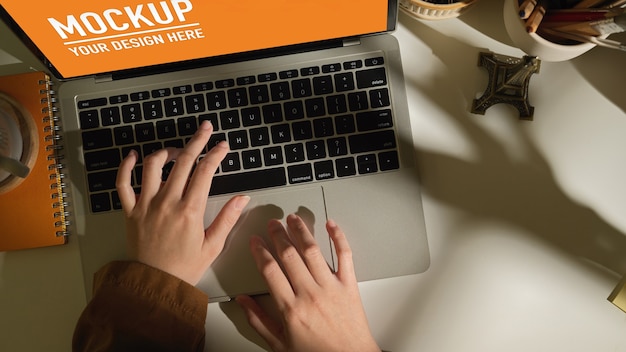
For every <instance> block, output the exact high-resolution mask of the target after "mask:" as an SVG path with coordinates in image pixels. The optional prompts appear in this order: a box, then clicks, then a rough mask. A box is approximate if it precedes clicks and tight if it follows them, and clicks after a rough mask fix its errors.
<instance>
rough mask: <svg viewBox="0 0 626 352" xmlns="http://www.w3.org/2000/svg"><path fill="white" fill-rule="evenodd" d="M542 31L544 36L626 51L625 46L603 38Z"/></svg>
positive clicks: (550, 30)
mask: <svg viewBox="0 0 626 352" xmlns="http://www.w3.org/2000/svg"><path fill="white" fill-rule="evenodd" d="M543 31H544V32H545V33H546V34H549V35H552V36H556V37H561V38H564V39H571V40H575V41H578V42H583V43H585V42H587V43H592V44H596V45H598V46H602V47H605V48H610V49H617V50H622V51H626V45H624V44H622V43H620V42H618V41H615V40H609V39H603V38H598V37H594V36H591V35H582V34H575V33H568V32H561V31H559V30H555V29H551V28H544V29H543Z"/></svg>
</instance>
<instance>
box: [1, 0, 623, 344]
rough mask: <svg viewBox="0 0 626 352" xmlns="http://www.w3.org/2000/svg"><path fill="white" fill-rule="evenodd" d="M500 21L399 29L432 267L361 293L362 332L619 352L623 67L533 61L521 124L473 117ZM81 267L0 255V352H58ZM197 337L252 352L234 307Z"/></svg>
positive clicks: (508, 114)
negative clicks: (485, 55) (365, 320)
mask: <svg viewBox="0 0 626 352" xmlns="http://www.w3.org/2000/svg"><path fill="white" fill-rule="evenodd" d="M501 11H502V6H501V2H500V1H499V0H483V1H480V2H478V4H477V5H476V6H475V8H473V9H472V10H471V11H469V12H468V13H466V14H464V15H463V16H461V17H460V18H459V19H452V20H445V21H431V22H428V21H418V20H414V19H412V18H410V17H408V16H406V15H404V14H401V16H400V27H399V29H398V30H397V32H396V33H395V35H396V36H397V38H398V39H399V40H400V44H401V49H402V51H403V60H404V70H405V75H406V78H407V81H406V84H407V91H408V92H407V93H408V97H409V103H410V113H411V118H412V121H413V133H414V136H415V141H416V145H415V147H416V153H417V155H418V157H419V160H420V161H419V164H420V168H421V174H422V180H421V181H422V183H423V187H424V199H423V201H424V207H425V213H426V222H427V229H428V236H429V241H430V248H431V256H432V265H431V267H430V269H429V270H428V271H427V272H426V273H424V274H420V275H415V276H407V277H400V278H394V279H387V280H379V281H372V282H366V283H361V284H360V288H361V293H362V296H363V301H364V304H365V307H366V310H367V314H368V317H369V319H370V323H371V327H372V330H373V332H374V335H375V337H376V339H377V341H378V342H379V344H380V345H381V347H383V348H384V349H387V350H392V351H427V352H450V351H468V352H469V351H481V352H485V351H498V352H500V351H507V352H512V351H523V352H527V351H535V352H540V351H545V352H554V351H569V352H577V351H580V352H589V351H611V352H615V351H622V352H624V351H626V314H624V312H622V311H620V310H619V309H617V308H616V307H615V306H613V305H612V304H611V303H609V302H608V301H607V300H606V297H607V296H608V295H609V293H610V292H611V290H612V288H613V287H614V286H615V284H616V283H617V281H618V279H619V276H618V275H617V274H616V272H620V273H624V272H626V263H625V260H626V236H625V235H624V234H625V233H626V216H625V215H626V214H625V213H624V211H625V209H626V182H625V180H626V97H625V96H624V90H623V83H624V82H626V70H624V68H625V67H626V65H625V64H626V54H625V53H623V52H617V51H611V50H609V49H603V48H595V49H593V50H592V51H591V52H588V53H587V54H585V55H583V56H582V57H579V58H577V59H574V60H571V61H568V62H562V63H549V62H543V63H542V65H541V71H540V73H539V74H537V75H534V76H533V78H532V79H531V82H530V87H531V89H530V102H531V104H532V105H533V106H535V116H534V121H532V122H528V121H520V120H518V118H517V111H516V110H514V109H513V108H512V107H510V106H507V105H496V106H493V107H492V108H490V109H489V110H488V111H487V113H486V115H484V116H481V115H474V114H471V113H469V108H470V106H471V102H472V99H474V98H475V97H477V96H478V95H480V93H482V91H483V90H484V88H485V86H486V81H487V74H486V71H485V70H484V69H482V68H479V67H478V66H477V64H476V63H477V61H478V53H479V52H480V51H483V50H490V51H493V52H497V53H501V54H508V55H513V56H521V55H522V54H523V53H522V52H521V51H519V50H518V49H516V48H514V47H512V46H511V45H512V44H511V42H510V39H509V38H508V36H507V34H506V32H505V30H504V23H503V21H502V16H501ZM622 38H623V37H622ZM339 220H340V219H339ZM80 266H81V263H80V254H79V251H78V246H77V243H76V241H71V242H70V243H69V244H68V245H66V246H62V247H58V248H44V249H36V250H27V251H19V252H9V253H0V350H2V351H69V350H70V341H71V336H72V332H73V328H74V324H75V322H76V319H77V318H78V315H79V314H80V312H81V310H82V308H83V306H84V304H85V299H84V290H83V282H82V276H81V275H82V274H81V268H80ZM206 326H207V342H206V350H207V351H257V350H258V351H262V350H263V348H262V347H260V346H259V344H261V346H263V344H262V343H261V342H260V338H258V337H257V336H255V335H254V333H252V332H251V330H250V328H249V327H248V326H247V324H246V323H245V321H244V318H243V314H242V313H241V312H240V311H239V308H238V307H237V306H236V304H235V303H228V304H222V305H218V304H211V305H210V306H209V313H208V318H207V325H206Z"/></svg>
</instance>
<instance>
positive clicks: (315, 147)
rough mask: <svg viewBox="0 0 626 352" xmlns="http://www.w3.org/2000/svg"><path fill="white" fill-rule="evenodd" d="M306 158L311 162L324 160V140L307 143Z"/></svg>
mask: <svg viewBox="0 0 626 352" xmlns="http://www.w3.org/2000/svg"><path fill="white" fill-rule="evenodd" d="M306 157H307V159H309V160H317V159H323V158H325V157H326V145H325V144H324V141H323V140H317V141H309V142H306Z"/></svg>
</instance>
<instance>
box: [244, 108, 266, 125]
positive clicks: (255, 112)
mask: <svg viewBox="0 0 626 352" xmlns="http://www.w3.org/2000/svg"><path fill="white" fill-rule="evenodd" d="M241 122H242V123H243V125H244V126H245V127H250V126H258V125H260V124H261V123H263V120H261V109H260V108H259V107H258V106H253V107H250V108H245V109H241Z"/></svg>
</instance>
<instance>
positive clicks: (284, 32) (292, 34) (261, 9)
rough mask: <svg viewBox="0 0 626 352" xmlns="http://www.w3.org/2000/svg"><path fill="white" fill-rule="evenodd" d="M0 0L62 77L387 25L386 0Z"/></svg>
mask: <svg viewBox="0 0 626 352" xmlns="http://www.w3.org/2000/svg"><path fill="white" fill-rule="evenodd" d="M0 4H1V5H2V7H3V8H4V10H5V11H6V12H7V13H8V14H9V15H10V16H11V18H12V19H13V21H15V22H16V24H17V25H18V26H19V27H20V28H21V30H22V31H23V32H24V33H25V34H26V35H27V36H28V38H29V39H30V40H31V41H32V42H33V43H34V44H35V46H36V47H37V48H38V50H39V51H40V52H41V54H42V55H43V56H44V57H45V58H46V59H47V61H48V63H49V64H51V65H52V66H53V67H54V70H56V71H57V72H58V73H59V74H60V75H61V76H62V77H63V78H72V77H78V76H85V75H93V74H99V73H109V72H115V71H120V70H129V69H135V68H140V67H148V66H154V65H162V64H169V63H174V62H182V61H188V60H194V59H200V58H207V57H215V56H222V55H229V54H235V53H242V52H250V51H256V50H264V49H269V48H276V47H285V46H291V45H297V44H302V43H311V42H318V41H325V40H331V39H338V38H344V37H353V36H359V35H364V34H372V33H378V32H384V31H387V30H388V29H390V28H393V26H394V25H395V23H390V22H391V21H392V20H393V21H395V17H394V16H395V15H394V14H390V13H389V8H392V7H390V5H389V0H361V1H358V2H353V1H341V0H340V1H338V0H263V1H259V0H210V1H206V0H205V1H201V0H165V1H150V0H143V1H141V0H139V1H137V0H107V1H99V2H93V1H78V0H71V1H70V0H63V1H55V2H46V4H50V6H42V5H35V4H33V3H32V2H30V1H25V0H0ZM394 4H395V1H394Z"/></svg>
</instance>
